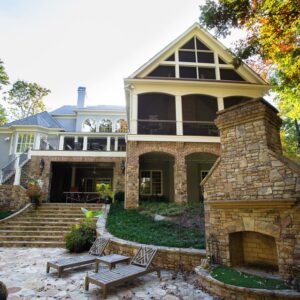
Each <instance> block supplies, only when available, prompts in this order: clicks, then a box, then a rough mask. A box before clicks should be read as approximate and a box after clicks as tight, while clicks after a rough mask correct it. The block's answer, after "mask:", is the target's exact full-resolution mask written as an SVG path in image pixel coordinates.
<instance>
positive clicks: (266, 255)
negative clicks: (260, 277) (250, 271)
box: [229, 231, 278, 271]
mask: <svg viewBox="0 0 300 300" xmlns="http://www.w3.org/2000/svg"><path fill="white" fill-rule="evenodd" d="M229 252H230V263H231V265H232V266H248V267H252V268H256V269H261V270H266V271H268V270H275V271H277V270H278V255H277V249H276V241H275V238H274V237H272V236H270V235H266V234H262V233H259V232H254V231H241V232H233V233H230V234H229Z"/></svg>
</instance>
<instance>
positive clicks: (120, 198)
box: [115, 191, 125, 202]
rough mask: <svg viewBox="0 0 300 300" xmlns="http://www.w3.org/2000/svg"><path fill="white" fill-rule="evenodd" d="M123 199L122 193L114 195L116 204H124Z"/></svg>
mask: <svg viewBox="0 0 300 300" xmlns="http://www.w3.org/2000/svg"><path fill="white" fill-rule="evenodd" d="M124 199H125V195H124V192H123V191H119V192H116V194H115V201H116V202H124Z"/></svg>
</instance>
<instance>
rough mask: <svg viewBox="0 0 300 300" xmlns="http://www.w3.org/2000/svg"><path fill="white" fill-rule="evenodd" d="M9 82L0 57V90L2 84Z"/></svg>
mask: <svg viewBox="0 0 300 300" xmlns="http://www.w3.org/2000/svg"><path fill="white" fill-rule="evenodd" d="M7 84H9V77H8V75H7V73H6V71H5V68H4V66H3V61H2V60H1V59H0V90H1V86H2V85H7Z"/></svg>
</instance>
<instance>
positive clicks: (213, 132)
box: [183, 121, 219, 136]
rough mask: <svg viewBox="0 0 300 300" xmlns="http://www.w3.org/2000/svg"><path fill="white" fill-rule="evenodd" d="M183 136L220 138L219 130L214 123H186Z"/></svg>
mask: <svg viewBox="0 0 300 300" xmlns="http://www.w3.org/2000/svg"><path fill="white" fill-rule="evenodd" d="M183 134H184V135H195V136H219V130H218V128H217V126H216V125H215V124H214V122H205V121H184V122H183Z"/></svg>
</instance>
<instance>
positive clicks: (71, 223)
mask: <svg viewBox="0 0 300 300" xmlns="http://www.w3.org/2000/svg"><path fill="white" fill-rule="evenodd" d="M5 224H6V225H7V224H9V225H21V226H32V225H34V226H37V227H40V226H41V227H42V226H57V225H60V226H71V225H73V224H76V222H65V221H64V222H61V221H59V220H58V221H53V222H47V223H45V222H42V221H38V222H34V221H18V220H15V221H14V222H13V221H9V222H6V223H5ZM1 227H2V226H1Z"/></svg>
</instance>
